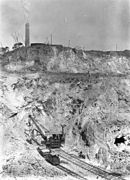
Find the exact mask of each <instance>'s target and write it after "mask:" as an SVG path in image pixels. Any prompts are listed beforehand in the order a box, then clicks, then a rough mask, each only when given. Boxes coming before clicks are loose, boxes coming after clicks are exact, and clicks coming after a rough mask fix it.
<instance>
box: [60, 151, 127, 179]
mask: <svg viewBox="0 0 130 180" xmlns="http://www.w3.org/2000/svg"><path fill="white" fill-rule="evenodd" d="M59 155H60V157H62V158H64V159H66V160H67V161H69V162H72V163H73V164H75V165H77V166H79V167H80V168H82V169H84V170H86V171H89V172H91V173H92V174H95V175H98V176H100V177H102V178H104V179H106V180H113V179H118V180H125V179H123V178H122V177H121V175H120V174H112V173H111V172H107V171H105V170H103V169H101V168H99V167H96V166H93V165H91V164H89V163H86V162H84V161H82V160H80V159H79V158H78V157H77V156H73V155H71V154H68V153H67V152H65V151H63V150H61V151H60V152H59Z"/></svg>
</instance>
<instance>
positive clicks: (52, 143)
mask: <svg viewBox="0 0 130 180" xmlns="http://www.w3.org/2000/svg"><path fill="white" fill-rule="evenodd" d="M29 118H30V119H31V121H32V122H33V124H34V125H35V127H36V129H35V131H37V132H38V133H39V134H40V136H41V137H42V140H41V143H40V145H41V146H42V145H45V146H46V148H48V149H55V148H60V147H62V145H63V144H64V142H65V133H64V126H65V125H62V133H61V134H52V135H51V136H50V137H47V136H46V135H45V133H44V132H43V131H42V129H41V128H40V125H39V124H38V123H37V122H36V121H35V119H34V118H33V117H32V116H31V115H29ZM32 131H33V130H32ZM32 140H33V141H35V142H36V140H35V139H34V138H32ZM37 144H39V143H37Z"/></svg>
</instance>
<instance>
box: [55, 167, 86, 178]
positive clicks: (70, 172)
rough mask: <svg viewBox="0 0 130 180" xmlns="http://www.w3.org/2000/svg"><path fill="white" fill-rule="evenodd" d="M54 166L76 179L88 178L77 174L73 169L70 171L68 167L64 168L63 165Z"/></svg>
mask: <svg viewBox="0 0 130 180" xmlns="http://www.w3.org/2000/svg"><path fill="white" fill-rule="evenodd" d="M56 167H57V168H58V169H60V170H62V171H64V172H66V173H67V174H69V175H71V176H73V177H75V178H77V179H81V180H88V179H87V178H85V177H83V176H81V175H79V174H78V173H75V172H74V171H71V170H70V169H68V168H66V167H64V166H61V165H58V166H56Z"/></svg>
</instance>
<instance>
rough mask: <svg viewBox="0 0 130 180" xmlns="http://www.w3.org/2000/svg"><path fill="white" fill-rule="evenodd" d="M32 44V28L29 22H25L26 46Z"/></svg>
mask: <svg viewBox="0 0 130 180" xmlns="http://www.w3.org/2000/svg"><path fill="white" fill-rule="evenodd" d="M29 45H30V29H29V22H27V23H26V24H25V46H26V47H28V46H29Z"/></svg>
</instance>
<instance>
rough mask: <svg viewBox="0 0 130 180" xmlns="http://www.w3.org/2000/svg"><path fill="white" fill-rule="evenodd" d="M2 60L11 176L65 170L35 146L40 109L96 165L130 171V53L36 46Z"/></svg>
mask: <svg viewBox="0 0 130 180" xmlns="http://www.w3.org/2000/svg"><path fill="white" fill-rule="evenodd" d="M0 64H1V71H0V117H1V118H0V129H1V137H2V138H1V144H2V148H1V151H2V154H3V156H2V158H1V161H2V166H1V169H2V171H3V173H4V175H6V174H8V175H13V176H27V175H34V176H35V175H37V174H38V175H39V176H46V175H47V176H61V175H63V173H61V172H60V171H56V170H55V168H52V167H51V166H50V168H49V167H48V165H45V169H44V171H43V170H41V169H40V167H39V166H38V162H39V161H40V160H41V159H40V157H39V155H38V154H37V152H35V144H34V145H29V144H28V143H27V142H26V138H27V137H26V133H25V132H26V130H27V121H28V115H29V114H32V113H33V115H34V116H35V118H36V119H37V121H39V123H41V124H42V125H44V126H45V127H46V128H47V129H48V130H49V131H50V132H51V133H61V125H66V126H65V134H66V136H65V148H66V149H68V150H74V149H76V150H77V151H78V152H80V151H81V150H82V152H83V153H84V155H85V156H86V160H87V161H89V162H90V163H92V164H96V165H99V166H101V167H102V168H104V169H108V170H111V171H115V172H121V173H123V174H130V76H129V73H130V52H129V51H123V52H101V51H82V50H76V49H72V48H66V47H63V46H56V45H53V46H51V45H50V46H49V45H39V46H38V45H33V46H32V47H29V48H25V47H23V48H20V49H17V50H15V51H12V52H8V53H7V54H5V55H4V56H2V57H1V58H0ZM39 109H40V111H38V110H39ZM36 159H39V161H38V162H36ZM43 161H44V160H43ZM32 164H33V165H34V167H33V165H32ZM42 164H45V162H44V163H42ZM51 168H52V169H51ZM34 169H35V170H34Z"/></svg>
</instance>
